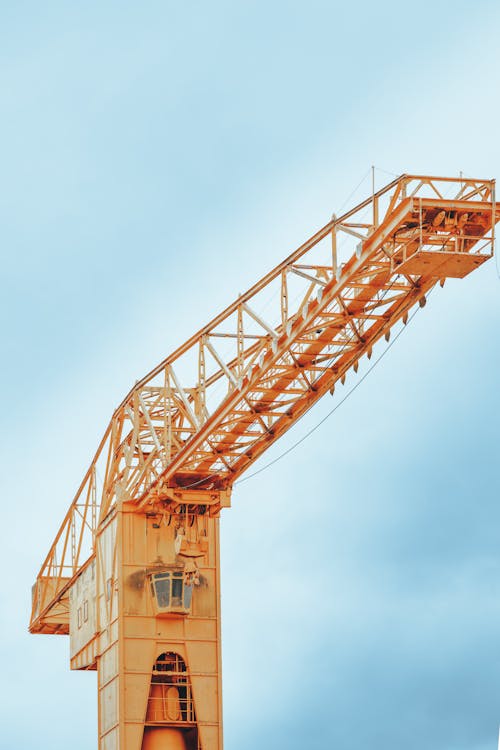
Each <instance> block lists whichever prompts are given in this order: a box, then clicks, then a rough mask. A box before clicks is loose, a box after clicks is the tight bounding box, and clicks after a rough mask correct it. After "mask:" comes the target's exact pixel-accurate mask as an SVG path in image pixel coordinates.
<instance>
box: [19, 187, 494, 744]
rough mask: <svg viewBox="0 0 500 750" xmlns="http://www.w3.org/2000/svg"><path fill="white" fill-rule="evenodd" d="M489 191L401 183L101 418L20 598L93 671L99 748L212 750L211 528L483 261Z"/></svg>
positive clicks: (305, 250) (74, 659) (308, 248)
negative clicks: (446, 288) (297, 433)
mask: <svg viewBox="0 0 500 750" xmlns="http://www.w3.org/2000/svg"><path fill="white" fill-rule="evenodd" d="M499 218H500V215H499V212H498V210H497V208H496V204H495V183H494V181H493V180H479V179H463V178H446V177H431V176H421V175H406V174H405V175H402V176H400V177H398V178H397V179H395V180H394V181H393V182H391V183H390V184H388V185H386V186H385V187H384V188H383V189H381V190H378V191H377V192H375V191H374V192H373V193H372V195H371V196H370V197H369V198H367V199H366V200H365V201H363V202H362V203H360V204H359V205H356V206H355V207H354V208H352V209H350V210H349V211H347V212H346V213H344V214H343V215H342V216H340V217H334V218H332V220H331V221H329V222H328V223H327V224H326V225H325V226H324V227H323V228H322V229H320V230H319V231H318V232H316V234H314V235H313V236H312V237H311V238H310V239H308V240H307V242H305V243H304V244H303V245H301V247H299V248H298V250H296V251H295V252H294V253H292V254H291V255H289V256H288V258H286V259H285V260H284V261H283V262H282V263H280V264H279V265H278V266H277V267H276V268H274V269H273V270H272V271H270V272H269V273H268V274H267V275H266V276H264V278H262V279H261V280H260V281H258V282H257V283H256V284H255V285H254V286H252V287H251V289H249V290H248V291H247V292H246V293H245V294H242V295H240V296H239V297H238V299H237V300H236V301H235V302H234V303H233V304H232V305H230V306H229V307H228V308H227V309H226V310H224V311H223V312H222V313H220V315H217V317H215V318H214V319H213V320H212V321H210V323H208V324H207V325H206V326H204V327H203V328H202V329H201V330H200V331H198V333H196V334H195V335H194V336H192V337H191V338H190V339H189V340H188V341H186V342H185V343H184V344H183V345H182V346H180V347H179V348H178V349H176V350H175V351H174V352H173V354H171V355H170V356H169V357H167V358H166V359H165V360H164V361H163V362H161V363H160V364H159V365H158V366H157V367H155V368H154V370H152V371H151V372H150V373H149V374H148V375H146V376H145V377H144V378H143V379H142V380H140V381H138V382H137V383H136V385H135V386H134V387H133V388H132V390H131V391H130V392H129V393H128V394H127V396H126V397H125V398H124V400H123V401H122V403H121V404H120V405H119V406H118V408H117V409H116V410H115V412H114V414H113V416H112V419H111V421H110V423H109V425H108V427H107V429H106V431H105V433H104V436H103V438H102V440H101V442H100V444H99V446H98V448H97V451H96V453H95V456H94V458H93V460H92V462H91V464H90V466H89V468H88V470H87V472H86V474H85V476H84V478H83V480H82V482H81V484H80V486H79V488H78V491H77V493H76V496H75V498H74V500H73V501H72V503H71V505H70V507H69V510H68V512H67V514H66V516H65V517H64V520H63V522H62V524H61V526H60V528H59V531H58V532H57V535H56V537H55V540H54V542H53V544H52V545H51V547H50V549H49V552H48V554H47V556H46V558H45V560H44V562H43V565H42V567H41V569H40V572H39V574H38V576H37V579H36V582H35V584H34V586H33V590H32V611H31V621H30V631H31V632H32V633H49V634H64V635H68V634H69V636H70V666H71V669H82V670H97V686H98V743H99V750H160V748H163V749H164V750H222V693H221V637H220V579H219V517H220V513H221V510H222V509H223V508H227V507H229V505H230V501H231V493H232V488H233V484H234V482H235V480H236V479H238V478H239V477H241V475H242V474H243V473H244V472H245V471H246V470H247V469H248V467H249V466H250V465H251V464H252V463H253V462H254V461H256V459H257V458H259V456H261V455H262V454H263V452H264V451H265V450H266V449H267V448H268V447H269V446H271V445H272V444H273V443H274V442H275V441H276V440H278V438H279V437H280V436H281V435H283V434H284V433H285V432H286V431H287V430H288V429H289V428H290V427H291V426H292V425H293V424H294V423H295V422H296V421H297V420H298V419H299V418H300V417H301V416H302V415H303V414H304V413H305V412H306V411H307V410H309V409H310V408H311V406H313V404H315V403H316V401H318V400H319V399H320V398H321V396H323V395H324V394H325V393H327V392H328V391H330V392H332V393H333V391H334V388H335V386H336V384H337V383H338V382H339V381H340V382H344V380H345V377H346V373H347V372H348V371H350V370H351V369H352V370H354V371H357V369H358V363H359V360H360V358H361V357H363V356H364V355H367V356H368V357H370V356H371V353H372V348H373V346H374V344H375V343H376V342H377V341H378V340H379V339H381V338H382V337H384V336H385V337H386V339H387V340H388V338H389V336H390V333H391V329H392V328H393V326H395V325H396V324H398V323H399V321H402V322H403V323H405V322H406V321H407V319H408V313H409V311H410V310H411V308H413V307H414V306H416V305H419V304H420V305H421V306H423V305H424V304H425V300H426V295H427V294H428V293H429V291H430V290H431V289H432V288H433V287H434V286H435V285H436V284H438V283H441V285H442V284H443V283H444V281H445V279H447V278H449V277H455V278H463V277H465V276H467V275H468V274H469V273H470V272H471V271H473V270H474V269H475V268H477V267H478V266H480V265H481V264H482V263H484V262H485V261H486V260H488V259H489V258H490V257H491V256H492V255H493V250H494V238H495V224H496V222H497V221H498V219H499Z"/></svg>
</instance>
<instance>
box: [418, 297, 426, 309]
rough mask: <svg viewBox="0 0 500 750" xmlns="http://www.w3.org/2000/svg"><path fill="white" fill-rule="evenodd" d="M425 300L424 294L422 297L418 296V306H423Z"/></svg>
mask: <svg viewBox="0 0 500 750" xmlns="http://www.w3.org/2000/svg"><path fill="white" fill-rule="evenodd" d="M426 302H427V300H426V299H425V294H424V296H423V297H420V299H419V301H418V304H419V305H420V307H425V305H426Z"/></svg>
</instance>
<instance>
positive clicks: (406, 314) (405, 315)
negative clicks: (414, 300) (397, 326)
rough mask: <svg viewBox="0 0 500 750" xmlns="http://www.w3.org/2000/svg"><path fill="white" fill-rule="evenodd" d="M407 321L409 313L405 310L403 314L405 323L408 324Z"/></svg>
mask: <svg viewBox="0 0 500 750" xmlns="http://www.w3.org/2000/svg"><path fill="white" fill-rule="evenodd" d="M407 323H408V313H407V312H405V314H404V315H403V325H406V324H407Z"/></svg>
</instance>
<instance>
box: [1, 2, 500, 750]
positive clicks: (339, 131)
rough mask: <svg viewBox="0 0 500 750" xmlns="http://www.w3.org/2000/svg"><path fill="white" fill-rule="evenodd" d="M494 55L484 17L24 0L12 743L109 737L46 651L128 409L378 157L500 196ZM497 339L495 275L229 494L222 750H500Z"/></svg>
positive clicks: (81, 691)
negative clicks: (88, 481)
mask: <svg viewBox="0 0 500 750" xmlns="http://www.w3.org/2000/svg"><path fill="white" fill-rule="evenodd" d="M499 32H500V9H499V8H498V5H497V3H495V2H481V1H479V2H476V3H474V4H471V3H465V2H435V3H430V2H425V1H424V2H421V3H420V4H417V5H415V4H413V5H411V4H410V5H408V4H406V5H402V4H401V3H396V2H387V1H382V2H378V3H376V4H375V3H369V2H364V1H361V2H359V3H357V4H356V5H352V4H351V5H346V4H342V5H341V4H337V3H334V2H315V1H312V2H309V3H307V4H306V3H296V2H288V3H285V2H267V3H263V2H242V3H229V2H227V3H223V2H214V3H210V4H206V3H200V2H191V3H189V5H185V4H180V3H177V4H174V3H169V2H145V3H141V4H140V5H138V4H135V3H126V2H125V3H117V2H108V3H94V2H87V3H85V4H83V3H82V4H78V5H77V4H70V3H62V2H60V3H57V2H52V3H51V2H48V3H44V4H43V5H42V4H40V3H34V2H22V1H21V0H20V1H19V2H17V3H13V4H10V5H8V4H6V3H4V4H2V6H1V7H0V89H1V91H2V96H1V97H0V136H1V142H2V167H1V169H0V194H1V201H0V227H1V229H0V232H1V240H2V242H1V247H2V270H3V274H2V276H3V284H2V296H1V301H0V305H1V308H2V310H1V312H2V315H1V320H2V355H3V356H2V368H1V378H2V390H3V394H4V398H3V408H2V414H1V419H2V430H1V440H2V446H1V447H2V457H3V459H4V470H3V471H2V475H1V476H2V478H1V483H2V486H1V488H0V491H1V496H2V498H3V499H4V503H3V505H4V510H3V524H2V530H3V533H2V545H1V548H0V555H1V560H2V567H3V569H4V572H5V579H6V580H5V584H6V588H4V596H3V597H2V599H1V600H0V621H1V622H2V640H1V646H0V655H1V659H2V673H1V675H0V694H1V696H2V701H1V703H0V705H1V708H0V718H1V721H2V733H3V739H2V743H1V744H2V745H4V746H5V747H6V748H14V747H15V748H16V749H21V750H23V749H24V748H32V747H33V746H34V745H35V744H36V746H38V747H47V748H50V749H51V750H59V749H60V748H61V749H62V748H66V747H67V746H68V745H69V743H71V746H72V747H73V748H74V750H80V748H82V749H83V748H88V747H94V746H95V745H96V707H95V704H96V695H95V675H93V674H84V673H70V672H69V669H68V643H67V641H66V639H64V638H60V639H59V638H55V637H52V638H49V637H34V636H29V635H28V634H27V631H26V628H27V620H28V616H29V591H30V586H31V584H32V582H33V580H34V578H35V575H36V572H37V570H38V567H39V565H40V563H41V561H42V559H43V557H44V555H45V553H46V550H47V548H48V546H49V544H50V542H51V541H52V538H53V536H54V533H55V530H56V528H57V526H58V524H59V522H60V520H61V519H62V516H63V514H64V512H65V510H66V508H67V506H68V504H69V502H70V500H71V498H72V496H73V494H74V492H75V489H76V487H77V485H78V483H79V481H80V479H81V476H82V474H83V472H84V470H85V468H86V467H87V465H88V462H89V460H90V458H91V456H92V454H93V452H94V449H95V447H96V445H97V442H98V440H99V438H100V436H101V434H102V432H103V430H104V428H105V426H106V424H107V422H108V420H109V417H110V415H111V413H112V411H113V409H114V407H115V406H116V405H117V404H118V403H119V402H120V400H121V398H122V397H123V395H124V393H125V392H126V391H127V390H128V389H129V387H130V386H131V384H133V383H134V382H135V380H137V379H138V378H139V377H141V376H142V375H143V374H144V373H145V372H147V371H148V370H149V369H150V368H151V367H152V366H154V365H155V364H156V362H157V361H159V360H160V359H162V358H163V357H164V356H165V355H166V354H167V353H168V352H169V351H171V350H172V349H173V348H175V347H176V346H177V345H178V344H179V343H181V342H182V341H183V340H184V339H185V338H187V337H188V336H189V335H190V334H191V333H192V332H193V331H194V330H196V329H197V328H198V327H199V326H200V325H201V324H203V323H204V322H206V321H207V320H208V319H209V318H210V317H211V316H212V315H213V314H214V313H216V312H217V311H218V310H219V309H221V308H222V307H223V306H225V305H226V304H227V303H229V302H230V301H231V300H232V299H233V298H234V297H235V295H236V294H238V292H240V291H242V290H243V289H245V288H247V287H248V286H250V284H251V283H252V282H253V281H255V280H256V279H257V278H259V276H261V275H262V274H263V273H264V272H266V271H267V270H268V269H269V268H270V267H271V266H273V265H275V264H276V263H277V262H279V261H280V260H281V259H282V258H283V257H284V256H285V255H287V254H288V253H289V252H290V251H291V250H292V249H294V248H295V247H296V246H298V245H299V244H300V243H301V242H302V241H303V240H304V239H305V238H307V237H308V236H309V235H311V234H312V233H313V232H314V231H315V229H317V228H318V227H319V226H321V225H322V224H324V223H325V222H326V221H327V220H328V219H329V217H330V216H331V214H332V212H334V211H336V212H338V211H339V209H340V208H341V207H342V205H343V204H344V203H345V200H346V198H347V197H348V196H349V194H350V193H351V192H352V190H353V188H355V187H356V185H358V183H359V182H360V180H362V178H363V176H364V175H366V174H367V171H368V170H369V168H370V166H371V165H372V164H375V165H376V166H377V167H379V170H378V171H377V173H376V176H377V183H378V184H379V185H381V184H383V183H384V182H385V181H388V180H390V179H391V175H390V174H386V173H385V172H384V171H382V170H386V171H387V172H389V173H400V172H403V171H406V172H418V173H434V174H446V175H447V174H450V175H455V174H458V172H459V171H463V172H464V173H465V174H466V175H473V176H478V177H486V178H489V177H498V176H500V153H499V147H498V127H497V123H498V119H499V115H500V105H499V101H498V78H499V72H500V52H499V51H498V36H499ZM369 189H370V185H369V180H368V179H365V180H364V182H362V184H361V186H360V187H359V189H358V191H357V192H356V193H355V195H354V196H353V198H352V201H356V200H358V199H359V200H361V199H362V198H363V197H364V196H365V195H366V194H367V193H368V191H369ZM499 325H500V281H499V278H498V276H497V273H496V270H495V266H494V263H493V262H490V263H488V264H486V265H485V266H484V267H482V268H481V269H480V270H479V271H477V272H476V273H474V274H473V276H471V277H470V278H468V279H466V280H464V281H460V282H459V281H452V282H450V283H447V284H446V286H445V288H444V289H443V290H442V291H441V290H440V291H436V293H435V294H433V296H432V298H431V299H430V300H429V303H428V305H427V306H426V307H425V309H424V310H422V311H421V312H419V313H418V315H417V316H416V317H415V319H414V320H413V322H412V324H411V325H410V326H409V327H408V330H407V331H405V333H404V334H403V335H402V336H401V337H400V339H399V340H398V341H397V342H396V344H395V345H394V346H393V347H392V348H391V350H390V352H389V353H388V354H387V356H386V357H384V359H383V360H382V361H381V362H380V364H379V365H378V366H377V367H376V368H375V369H374V371H373V372H372V373H371V374H370V375H369V377H368V378H367V379H366V380H365V381H364V382H363V384H362V385H361V386H360V388H358V389H357V390H356V392H355V393H353V395H352V396H351V397H350V398H349V399H348V400H347V401H346V403H345V404H344V405H343V406H342V407H341V408H340V409H339V410H338V411H337V412H336V413H335V415H333V416H332V417H331V418H330V419H329V420H327V422H325V424H323V425H322V426H321V427H320V428H319V429H318V430H317V431H316V432H315V433H314V434H313V435H312V436H311V437H310V438H309V439H308V440H306V441H305V442H304V443H303V444H302V445H301V447H300V448H299V449H297V450H295V451H294V452H292V453H291V454H289V455H288V456H287V457H285V458H283V459H282V460H281V461H279V462H278V463H277V464H275V465H274V466H273V467H272V469H269V470H267V471H264V472H262V473H261V474H260V475H259V476H258V477H255V478H254V479H250V480H249V481H247V482H244V483H242V484H241V485H240V486H238V487H237V488H236V489H235V493H234V497H233V507H232V508H231V510H229V511H227V512H226V513H225V515H224V518H223V522H222V566H223V570H222V575H223V616H224V622H223V636H224V644H223V647H224V691H225V693H224V700H225V703H224V706H225V736H226V748H227V749H228V750H233V749H234V750H236V749H238V750H247V749H248V750H250V748H252V749H253V748H255V747H256V746H262V747H281V746H283V747H287V748H290V750H295V748H297V749H298V748H303V747H305V746H307V747H308V748H311V749H312V750H316V748H325V747H338V748H342V750H357V749H358V748H365V747H368V746H370V747H376V748H378V747H381V748H382V747H383V748H384V749H385V750H393V749H394V750H396V748H397V749H399V748H400V747H401V746H402V744H403V743H404V746H405V747H407V748H409V750H413V748H415V749H416V748H417V747H418V748H419V749H420V748H422V747H425V748H428V749H429V750H438V748H439V750H462V749H464V750H465V749H466V748H467V750H487V749H489V748H491V750H495V748H496V739H497V731H498V724H499V722H500V703H499V694H500V650H499V641H500V637H499V631H500V604H499V601H500V598H499V594H500V591H499V589H500V575H499V574H500V570H499V568H500V565H499V554H498V550H499V521H500V517H499V515H500V512H499V510H498V502H497V501H498V496H499V490H500V480H499V473H498V437H499V428H498V425H499V423H500V396H499V389H498V377H497V373H498V370H499V366H500V345H499V334H498V331H499ZM360 374H361V370H360ZM350 382H351V384H353V383H354V382H355V381H350ZM335 398H339V396H338V395H337V394H336V397H335ZM334 403H335V401H334V400H332V399H330V398H328V400H324V402H322V403H320V404H318V405H317V407H316V408H315V409H314V410H313V411H312V412H311V413H310V414H309V415H308V416H307V418H306V419H304V420H303V421H302V422H301V423H300V424H299V425H298V426H297V427H296V428H295V429H294V430H293V432H292V433H290V434H289V435H287V436H285V438H283V440H282V442H281V443H280V444H279V445H278V446H277V447H276V450H274V451H273V452H272V454H271V457H272V456H275V455H277V454H278V453H280V452H281V451H282V450H284V449H286V448H287V447H288V446H289V445H291V444H292V442H294V440H296V439H298V438H300V437H301V436H302V435H303V434H304V433H305V432H306V431H307V430H308V429H309V428H310V427H312V426H313V425H315V424H317V422H319V421H320V419H321V418H322V417H323V416H324V415H325V414H326V413H327V412H328V411H329V410H330V409H331V408H332V405H334ZM267 458H268V457H266V458H265V459H264V462H265V461H266V460H267ZM256 664H258V669H256Z"/></svg>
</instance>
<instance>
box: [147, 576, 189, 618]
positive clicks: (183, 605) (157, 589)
mask: <svg viewBox="0 0 500 750" xmlns="http://www.w3.org/2000/svg"><path fill="white" fill-rule="evenodd" d="M192 592H193V587H192V586H187V585H186V584H185V582H184V573H183V572H182V571H179V570H167V571H163V572H161V573H153V574H152V575H151V593H152V595H153V600H154V602H155V607H156V610H157V612H158V614H163V613H169V612H180V613H184V614H186V613H187V612H189V611H190V609H191V598H192Z"/></svg>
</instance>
